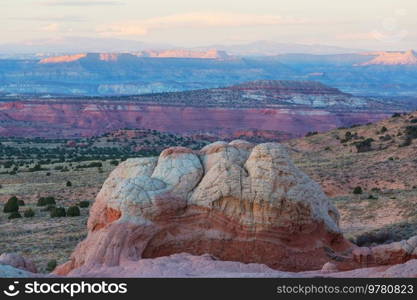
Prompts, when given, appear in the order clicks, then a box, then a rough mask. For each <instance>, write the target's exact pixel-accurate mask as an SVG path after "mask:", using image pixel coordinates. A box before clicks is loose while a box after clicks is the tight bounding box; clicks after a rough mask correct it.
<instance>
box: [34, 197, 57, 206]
mask: <svg viewBox="0 0 417 300" xmlns="http://www.w3.org/2000/svg"><path fill="white" fill-rule="evenodd" d="M55 204H56V202H55V197H53V196H48V197H40V198H39V199H38V204H37V205H38V206H46V205H55Z"/></svg>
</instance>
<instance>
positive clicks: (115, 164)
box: [110, 159, 119, 166]
mask: <svg viewBox="0 0 417 300" xmlns="http://www.w3.org/2000/svg"><path fill="white" fill-rule="evenodd" d="M110 164H111V165H113V166H117V165H118V164H119V162H118V161H117V160H115V159H114V160H112V161H110Z"/></svg>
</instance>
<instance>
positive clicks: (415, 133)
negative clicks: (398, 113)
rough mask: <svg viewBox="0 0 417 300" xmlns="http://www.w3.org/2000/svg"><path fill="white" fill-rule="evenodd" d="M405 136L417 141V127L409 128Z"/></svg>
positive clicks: (406, 129)
mask: <svg viewBox="0 0 417 300" xmlns="http://www.w3.org/2000/svg"><path fill="white" fill-rule="evenodd" d="M405 135H406V136H407V137H409V138H411V139H417V125H412V126H407V127H406V128H405Z"/></svg>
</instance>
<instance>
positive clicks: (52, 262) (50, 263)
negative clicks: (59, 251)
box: [46, 259, 57, 272]
mask: <svg viewBox="0 0 417 300" xmlns="http://www.w3.org/2000/svg"><path fill="white" fill-rule="evenodd" d="M56 266H57V262H56V260H55V259H52V260H50V261H48V264H47V265H46V271H48V272H52V271H53V270H55V268H56Z"/></svg>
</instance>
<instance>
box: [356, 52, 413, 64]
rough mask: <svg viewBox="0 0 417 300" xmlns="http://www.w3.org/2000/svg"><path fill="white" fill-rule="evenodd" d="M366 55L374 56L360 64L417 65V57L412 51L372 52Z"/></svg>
mask: <svg viewBox="0 0 417 300" xmlns="http://www.w3.org/2000/svg"><path fill="white" fill-rule="evenodd" d="M367 55H376V57H375V58H373V59H372V60H370V61H368V62H365V63H362V64H360V65H361V66H368V65H417V57H416V54H415V52H414V51H413V50H408V51H406V52H372V53H367Z"/></svg>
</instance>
